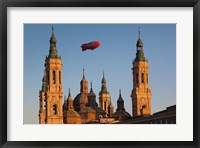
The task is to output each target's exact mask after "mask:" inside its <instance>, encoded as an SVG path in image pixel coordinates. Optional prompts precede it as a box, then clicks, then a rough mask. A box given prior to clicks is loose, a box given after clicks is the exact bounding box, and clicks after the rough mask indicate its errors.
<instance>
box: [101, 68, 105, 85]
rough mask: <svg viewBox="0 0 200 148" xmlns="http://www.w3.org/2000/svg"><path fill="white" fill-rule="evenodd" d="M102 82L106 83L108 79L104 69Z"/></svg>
mask: <svg viewBox="0 0 200 148" xmlns="http://www.w3.org/2000/svg"><path fill="white" fill-rule="evenodd" d="M101 82H102V83H106V79H105V74H104V70H103V78H102V81H101Z"/></svg>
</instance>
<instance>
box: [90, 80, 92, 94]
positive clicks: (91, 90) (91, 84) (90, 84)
mask: <svg viewBox="0 0 200 148" xmlns="http://www.w3.org/2000/svg"><path fill="white" fill-rule="evenodd" d="M90 92H93V89H92V81H91V82H90Z"/></svg>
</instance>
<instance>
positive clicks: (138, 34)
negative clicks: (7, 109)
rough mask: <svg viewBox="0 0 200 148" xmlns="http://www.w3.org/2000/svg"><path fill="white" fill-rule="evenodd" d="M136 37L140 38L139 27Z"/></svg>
mask: <svg viewBox="0 0 200 148" xmlns="http://www.w3.org/2000/svg"><path fill="white" fill-rule="evenodd" d="M138 38H140V27H139V28H138Z"/></svg>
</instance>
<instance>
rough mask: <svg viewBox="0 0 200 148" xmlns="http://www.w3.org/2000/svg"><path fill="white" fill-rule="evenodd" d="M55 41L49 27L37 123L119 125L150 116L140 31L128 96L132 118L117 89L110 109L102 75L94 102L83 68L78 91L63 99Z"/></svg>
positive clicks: (148, 92)
mask: <svg viewBox="0 0 200 148" xmlns="http://www.w3.org/2000/svg"><path fill="white" fill-rule="evenodd" d="M56 42H57V41H56V37H55V34H54V27H52V35H51V37H50V49H49V54H48V56H46V59H45V64H44V66H45V70H44V76H43V79H42V88H41V90H40V91H39V104H40V108H39V123H40V124H83V123H85V124H86V123H87V124H89V123H94V124H95V123H96V124H99V123H118V122H121V123H122V122H124V121H130V120H131V119H135V118H137V117H141V116H150V115H151V95H152V93H151V90H150V88H149V84H148V69H149V67H148V60H147V59H146V58H145V56H144V52H143V42H142V39H141V37H140V30H139V31H138V41H137V43H136V48H137V50H136V57H135V59H134V60H133V63H132V65H133V67H132V77H133V89H132V92H131V94H130V96H131V100H132V115H130V114H129V113H128V112H127V111H126V109H125V107H124V100H123V97H122V93H121V90H119V98H118V100H117V108H116V110H115V109H114V107H113V104H112V102H111V96H110V93H109V91H108V88H107V86H106V77H105V74H104V73H103V75H102V80H101V90H100V92H99V94H98V103H97V100H96V94H95V93H94V92H93V88H92V82H91V83H90V88H88V87H89V86H88V81H87V79H86V74H85V69H83V75H82V79H81V80H80V92H79V93H78V94H77V95H76V96H75V97H74V98H73V96H72V95H71V93H70V89H69V92H68V95H67V97H66V96H65V97H64V96H63V88H62V68H63V67H62V59H61V56H59V54H58V50H57V47H56ZM63 97H64V102H63Z"/></svg>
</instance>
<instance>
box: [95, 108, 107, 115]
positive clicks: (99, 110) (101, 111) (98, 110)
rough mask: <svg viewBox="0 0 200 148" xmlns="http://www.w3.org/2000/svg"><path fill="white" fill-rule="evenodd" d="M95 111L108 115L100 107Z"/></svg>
mask: <svg viewBox="0 0 200 148" xmlns="http://www.w3.org/2000/svg"><path fill="white" fill-rule="evenodd" d="M95 110H96V112H97V114H106V112H105V111H104V110H103V109H102V108H100V107H97V108H96V109H95Z"/></svg>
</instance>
